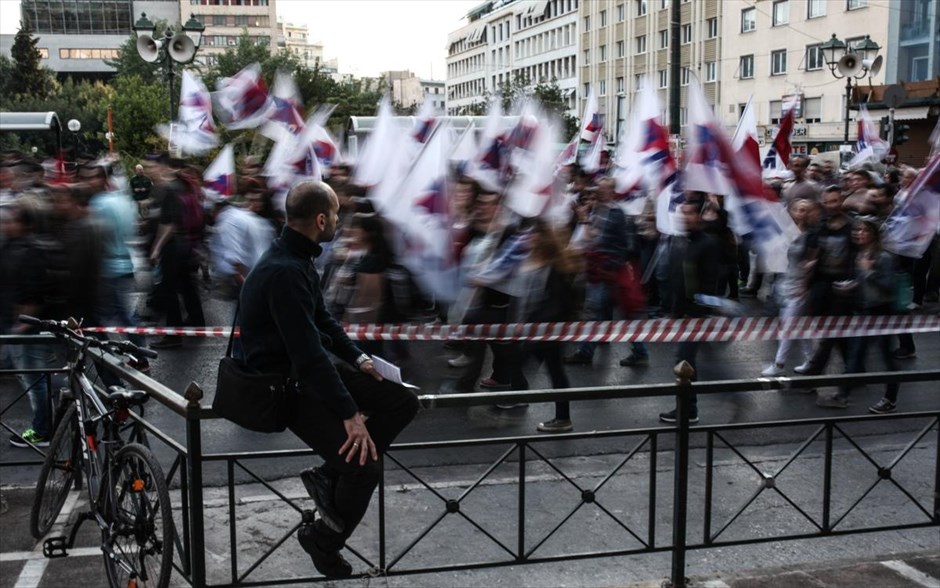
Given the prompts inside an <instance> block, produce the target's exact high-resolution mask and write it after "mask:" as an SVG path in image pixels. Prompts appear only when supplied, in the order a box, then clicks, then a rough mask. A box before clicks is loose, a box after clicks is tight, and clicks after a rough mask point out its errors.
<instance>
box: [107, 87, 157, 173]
mask: <svg viewBox="0 0 940 588" xmlns="http://www.w3.org/2000/svg"><path fill="white" fill-rule="evenodd" d="M168 100H169V96H168V89H167V86H166V84H164V83H163V81H162V80H159V79H158V80H155V81H145V80H144V79H142V78H141V77H140V76H136V75H131V76H120V77H118V78H116V79H115V81H114V101H113V115H114V135H115V137H116V141H117V146H118V149H119V150H120V151H121V152H122V153H125V154H127V155H129V156H131V158H140V157H143V156H144V155H146V154H147V153H153V152H156V151H160V150H163V149H166V141H164V140H163V139H162V138H160V136H159V135H157V134H156V133H155V132H154V127H156V126H157V125H158V124H163V123H166V122H167V121H166V104H167V101H168Z"/></svg>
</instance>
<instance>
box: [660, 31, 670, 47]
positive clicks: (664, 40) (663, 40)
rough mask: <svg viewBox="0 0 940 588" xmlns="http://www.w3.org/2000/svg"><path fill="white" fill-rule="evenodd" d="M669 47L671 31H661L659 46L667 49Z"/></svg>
mask: <svg viewBox="0 0 940 588" xmlns="http://www.w3.org/2000/svg"><path fill="white" fill-rule="evenodd" d="M667 47H669V31H659V48H660V49H666V48H667Z"/></svg>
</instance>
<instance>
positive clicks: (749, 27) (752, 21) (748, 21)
mask: <svg viewBox="0 0 940 588" xmlns="http://www.w3.org/2000/svg"><path fill="white" fill-rule="evenodd" d="M756 29H757V9H756V8H745V9H744V10H742V11H741V32H742V33H749V32H751V31H753V30H756Z"/></svg>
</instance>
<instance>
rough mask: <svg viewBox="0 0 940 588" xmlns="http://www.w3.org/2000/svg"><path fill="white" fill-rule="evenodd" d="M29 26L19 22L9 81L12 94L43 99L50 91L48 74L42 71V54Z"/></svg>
mask: <svg viewBox="0 0 940 588" xmlns="http://www.w3.org/2000/svg"><path fill="white" fill-rule="evenodd" d="M37 43H39V39H38V38H34V37H33V34H32V31H31V30H30V29H29V25H26V24H24V23H23V22H22V21H21V22H20V29H19V30H18V31H16V36H15V37H14V38H13V47H12V48H11V50H10V54H11V56H12V57H13V64H14V67H13V76H12V79H11V80H10V82H11V84H10V92H11V93H12V94H24V95H30V96H36V97H39V98H44V97H46V96H47V95H48V94H49V91H50V89H51V84H50V79H49V74H48V73H47V72H46V71H45V70H44V69H43V67H42V65H41V63H42V54H41V53H39V49H38V48H37V47H36V44H37Z"/></svg>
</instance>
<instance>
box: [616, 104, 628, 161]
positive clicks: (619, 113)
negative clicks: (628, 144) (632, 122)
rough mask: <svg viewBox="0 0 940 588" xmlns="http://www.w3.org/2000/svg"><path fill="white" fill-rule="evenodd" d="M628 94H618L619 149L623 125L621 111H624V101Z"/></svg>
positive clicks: (617, 140)
mask: <svg viewBox="0 0 940 588" xmlns="http://www.w3.org/2000/svg"><path fill="white" fill-rule="evenodd" d="M626 96H627V95H626V94H624V93H623V92H617V138H616V142H617V147H618V148H619V147H620V125H621V124H622V123H623V117H622V116H621V111H622V110H623V99H624V98H626Z"/></svg>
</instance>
